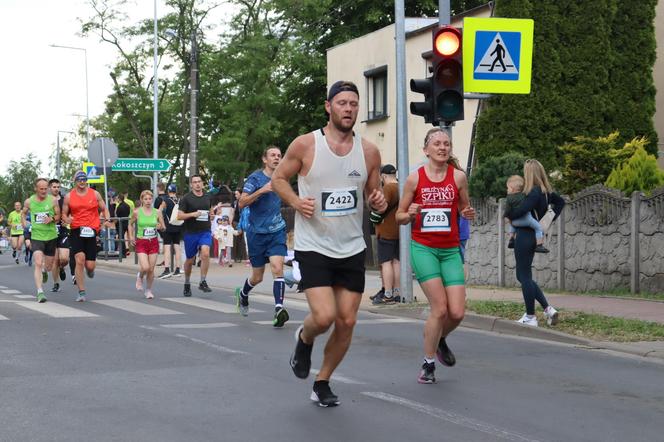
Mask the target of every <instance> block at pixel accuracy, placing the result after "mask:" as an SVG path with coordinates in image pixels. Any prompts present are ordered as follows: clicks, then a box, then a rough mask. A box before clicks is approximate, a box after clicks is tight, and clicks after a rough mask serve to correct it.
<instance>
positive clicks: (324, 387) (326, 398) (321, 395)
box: [311, 381, 341, 407]
mask: <svg viewBox="0 0 664 442" xmlns="http://www.w3.org/2000/svg"><path fill="white" fill-rule="evenodd" d="M311 400H312V401H314V402H317V403H318V406H319V407H336V406H337V405H339V404H340V403H341V402H340V401H339V398H338V397H337V395H336V394H334V393H332V390H330V383H329V382H328V381H316V382H314V388H313V391H312V392H311Z"/></svg>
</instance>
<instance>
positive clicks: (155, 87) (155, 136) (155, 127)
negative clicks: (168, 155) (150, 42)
mask: <svg viewBox="0 0 664 442" xmlns="http://www.w3.org/2000/svg"><path fill="white" fill-rule="evenodd" d="M157 33H158V26H157V0H154V50H153V55H154V60H153V64H154V66H153V69H154V73H153V75H152V78H153V80H152V95H153V97H152V98H153V100H152V101H153V102H152V107H153V110H152V119H153V123H152V157H153V158H154V159H155V160H156V159H157V158H159V108H158V107H157V106H158V101H157V93H158V92H159V82H158V76H157V63H158V62H159V60H158V59H157V56H158V55H157V52H158V51H157V49H158V48H159V40H158V35H157ZM158 180H159V172H155V173H154V175H153V176H152V186H153V189H152V191H153V192H154V194H155V195H156V194H157V181H158Z"/></svg>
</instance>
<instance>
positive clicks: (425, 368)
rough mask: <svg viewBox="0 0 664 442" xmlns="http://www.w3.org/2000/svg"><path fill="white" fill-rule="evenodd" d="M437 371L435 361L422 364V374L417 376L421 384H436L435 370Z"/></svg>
mask: <svg viewBox="0 0 664 442" xmlns="http://www.w3.org/2000/svg"><path fill="white" fill-rule="evenodd" d="M435 371H436V364H434V363H433V362H430V363H427V362H425V363H424V364H422V369H421V370H420V375H419V376H418V377H417V382H418V383H420V384H435V383H436V376H435V375H434V372H435Z"/></svg>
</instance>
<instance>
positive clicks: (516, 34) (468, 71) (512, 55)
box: [463, 17, 535, 94]
mask: <svg viewBox="0 0 664 442" xmlns="http://www.w3.org/2000/svg"><path fill="white" fill-rule="evenodd" d="M534 28H535V22H534V21H533V20H532V19H519V18H472V17H468V18H465V19H464V20H463V89H464V92H477V93H498V94H529V93H530V83H531V78H532V65H533V30H534Z"/></svg>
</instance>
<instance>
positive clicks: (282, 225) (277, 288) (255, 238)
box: [235, 146, 288, 327]
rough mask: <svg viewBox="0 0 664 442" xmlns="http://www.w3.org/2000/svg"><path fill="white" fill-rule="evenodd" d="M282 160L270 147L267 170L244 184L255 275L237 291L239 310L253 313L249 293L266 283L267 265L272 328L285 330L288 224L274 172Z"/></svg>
mask: <svg viewBox="0 0 664 442" xmlns="http://www.w3.org/2000/svg"><path fill="white" fill-rule="evenodd" d="M280 161H281V150H280V149H279V148H278V147H277V146H268V148H267V149H265V151H264V152H263V169H260V170H257V171H256V172H254V173H252V174H251V175H249V178H247V180H246V181H245V183H244V187H243V188H242V195H240V201H239V203H238V205H239V207H240V208H243V207H246V206H249V207H251V210H250V212H249V225H250V226H251V228H250V229H249V231H247V232H246V239H247V244H248V246H249V261H250V262H251V275H250V276H249V277H248V278H247V279H246V281H245V282H244V286H243V287H237V288H236V289H235V299H236V303H237V308H238V311H239V312H240V313H241V314H242V315H243V316H247V315H248V314H249V292H250V291H251V289H253V288H254V287H255V286H256V285H258V284H260V282H261V281H263V274H264V273H265V265H266V264H268V263H269V264H270V270H271V271H272V279H273V282H272V294H273V295H274V319H273V321H272V325H274V326H275V327H283V326H284V324H285V323H286V321H288V312H287V311H286V309H285V308H284V291H285V287H286V283H285V282H284V256H286V253H287V249H286V222H285V221H284V219H283V218H282V217H281V199H279V197H278V196H277V194H276V193H274V192H273V191H272V183H271V181H270V180H271V179H272V172H274V169H276V168H277V166H278V165H279V162H280Z"/></svg>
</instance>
